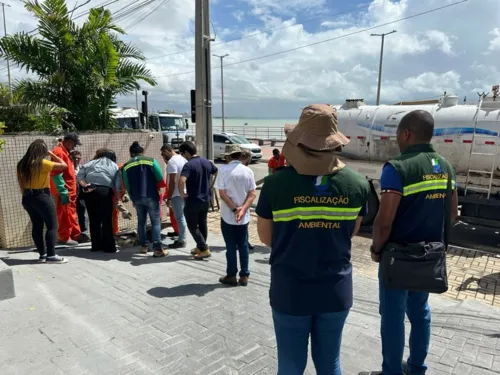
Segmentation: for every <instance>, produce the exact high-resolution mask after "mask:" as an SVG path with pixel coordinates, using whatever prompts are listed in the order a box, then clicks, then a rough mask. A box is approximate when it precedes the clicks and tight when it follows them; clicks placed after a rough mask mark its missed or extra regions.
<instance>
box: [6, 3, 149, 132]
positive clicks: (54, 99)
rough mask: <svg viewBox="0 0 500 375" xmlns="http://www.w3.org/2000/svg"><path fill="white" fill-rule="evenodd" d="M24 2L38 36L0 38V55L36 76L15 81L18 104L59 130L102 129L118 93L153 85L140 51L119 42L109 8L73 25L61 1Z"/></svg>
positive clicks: (108, 123) (108, 122) (107, 124)
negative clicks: (58, 124) (47, 117)
mask: <svg viewBox="0 0 500 375" xmlns="http://www.w3.org/2000/svg"><path fill="white" fill-rule="evenodd" d="M24 4H25V7H26V9H27V10H28V11H29V12H30V13H31V14H32V15H33V16H34V17H35V18H36V19H37V21H38V27H37V31H38V33H39V35H30V34H29V33H25V32H21V33H17V34H14V35H10V36H7V37H3V38H1V39H0V57H4V58H8V59H10V60H11V61H12V62H14V63H15V64H17V66H18V67H19V68H21V69H24V70H26V72H29V73H34V74H36V75H37V79H30V78H25V79H22V80H19V81H17V82H16V84H15V88H14V96H15V97H16V98H17V100H18V101H19V103H21V104H24V105H26V106H28V107H29V108H30V109H36V110H37V112H41V111H46V112H45V113H46V114H48V113H52V114H57V116H59V117H60V119H61V121H62V126H63V127H64V128H70V127H72V125H73V126H74V127H75V128H76V129H80V130H88V129H105V128H108V127H112V126H113V123H114V122H113V120H112V116H111V113H110V111H109V110H110V108H113V106H114V105H115V98H116V96H117V95H125V94H129V93H131V92H133V90H135V89H139V88H140V86H139V84H138V82H139V81H140V80H142V81H145V82H147V83H149V84H150V85H156V81H155V80H154V78H153V77H152V74H151V72H150V70H149V69H147V68H146V66H145V63H144V61H145V57H144V55H143V54H142V52H141V51H140V50H139V49H138V48H136V47H135V46H133V45H131V44H128V43H125V42H123V41H122V40H120V35H123V34H125V32H124V31H123V30H122V29H121V28H120V27H119V26H117V25H116V24H114V23H113V18H112V15H111V12H110V11H109V10H107V9H104V8H95V9H91V10H90V13H89V15H88V18H87V19H86V20H85V22H84V23H83V24H81V25H78V24H76V23H75V22H74V21H73V20H72V18H71V17H72V12H71V11H69V10H68V7H67V5H66V2H65V0H45V1H38V0H25V1H24ZM47 111H48V112H47ZM57 116H56V117H57Z"/></svg>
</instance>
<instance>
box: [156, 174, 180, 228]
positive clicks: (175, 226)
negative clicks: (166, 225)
mask: <svg viewBox="0 0 500 375" xmlns="http://www.w3.org/2000/svg"><path fill="white" fill-rule="evenodd" d="M167 178H168V175H167ZM167 198H168V186H165V193H164V194H163V196H162V197H161V196H160V199H161V200H164V199H167ZM168 214H169V216H170V224H172V228H173V230H174V232H175V233H179V226H178V225H177V220H175V215H174V210H173V209H172V207H170V208H169V210H168ZM161 216H162V212H161V201H160V217H161Z"/></svg>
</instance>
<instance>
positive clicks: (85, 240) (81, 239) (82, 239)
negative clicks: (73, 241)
mask: <svg viewBox="0 0 500 375" xmlns="http://www.w3.org/2000/svg"><path fill="white" fill-rule="evenodd" d="M77 242H78V243H88V242H90V237H89V236H88V235H87V234H85V233H82V234H81V235H80V237H79V238H78V241H77Z"/></svg>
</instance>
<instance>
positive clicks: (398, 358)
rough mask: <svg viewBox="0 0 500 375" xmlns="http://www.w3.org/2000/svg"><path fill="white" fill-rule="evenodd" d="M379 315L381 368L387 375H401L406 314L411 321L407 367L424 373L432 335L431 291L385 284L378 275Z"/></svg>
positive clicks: (418, 373) (411, 372)
mask: <svg viewBox="0 0 500 375" xmlns="http://www.w3.org/2000/svg"><path fill="white" fill-rule="evenodd" d="M379 295H380V316H381V318H382V323H381V326H380V334H381V337H382V357H383V362H382V371H383V372H384V375H401V374H402V373H403V368H402V362H403V355H404V347H405V314H406V315H408V319H409V321H410V323H411V332H410V357H409V358H408V371H409V373H410V374H412V375H422V374H425V371H426V370H427V366H426V365H425V358H426V357H427V353H428V351H429V342H430V339H431V311H430V309H429V304H428V299H429V293H423V292H409V291H406V290H390V289H385V288H384V282H383V280H382V278H380V275H379Z"/></svg>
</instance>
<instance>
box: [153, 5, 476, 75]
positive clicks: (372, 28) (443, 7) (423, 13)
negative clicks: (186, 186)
mask: <svg viewBox="0 0 500 375" xmlns="http://www.w3.org/2000/svg"><path fill="white" fill-rule="evenodd" d="M468 1H469V0H461V1H457V2H455V3H451V4H448V5H443V6H441V7H438V8H433V9H429V10H427V11H424V12H420V13H416V14H413V15H411V16H407V17H403V18H399V19H397V20H393V21H389V22H385V23H381V24H378V25H375V26H371V27H367V28H365V29H362V30H358V31H353V32H351V33H347V34H342V35H339V36H336V37H333V38H329V39H325V40H321V41H319V42H314V43H308V44H305V45H302V46H298V47H294V48H290V49H286V50H283V51H279V52H274V53H270V54H268V55H264V56H258V57H253V58H250V59H247V60H242V61H237V62H233V63H229V64H225V66H226V67H227V66H233V65H238V64H243V63H247V62H251V61H256V60H260V59H265V58H267V57H273V56H278V55H281V54H284V53H288V52H293V51H298V50H300V49H304V48H307V47H311V46H316V45H318V44H323V43H327V42H331V41H334V40H339V39H343V38H347V37H349V36H353V35H357V34H361V33H364V32H366V31H370V30H374V29H378V28H379V27H384V26H388V25H392V24H395V23H398V22H402V21H407V20H409V19H412V18H417V17H420V16H424V15H427V14H430V13H434V12H437V11H440V10H443V9H446V8H451V7H453V6H456V5H459V4H463V3H466V2H468ZM212 69H220V66H216V67H213V68H212ZM193 73H194V71H191V72H182V73H173V74H167V75H163V76H156V78H163V77H174V76H179V75H185V74H193Z"/></svg>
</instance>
